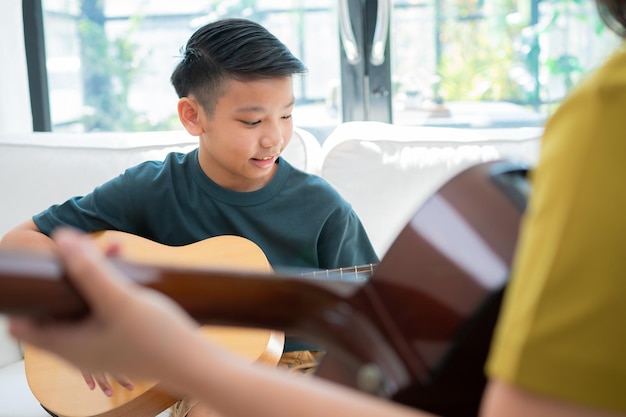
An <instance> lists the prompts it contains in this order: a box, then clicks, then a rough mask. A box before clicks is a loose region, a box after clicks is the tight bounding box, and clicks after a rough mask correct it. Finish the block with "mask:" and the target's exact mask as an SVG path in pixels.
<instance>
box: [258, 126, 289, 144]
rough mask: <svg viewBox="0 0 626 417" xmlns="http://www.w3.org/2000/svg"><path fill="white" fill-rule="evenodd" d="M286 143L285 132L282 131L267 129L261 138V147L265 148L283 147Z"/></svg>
mask: <svg viewBox="0 0 626 417" xmlns="http://www.w3.org/2000/svg"><path fill="white" fill-rule="evenodd" d="M283 142H284V138H283V132H282V131H281V130H280V129H267V130H266V131H265V132H263V137H262V138H261V146H263V147H264V148H271V147H274V146H278V145H281V144H282V143H283Z"/></svg>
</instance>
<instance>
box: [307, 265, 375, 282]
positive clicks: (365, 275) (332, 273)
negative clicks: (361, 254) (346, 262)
mask: <svg viewBox="0 0 626 417" xmlns="http://www.w3.org/2000/svg"><path fill="white" fill-rule="evenodd" d="M375 267H376V264H367V265H361V266H356V265H355V266H350V267H345V268H337V269H326V270H314V271H309V272H304V273H302V274H301V275H302V276H309V277H312V278H317V279H327V280H335V281H366V280H367V279H369V278H370V277H371V276H372V275H373V274H374V268H375Z"/></svg>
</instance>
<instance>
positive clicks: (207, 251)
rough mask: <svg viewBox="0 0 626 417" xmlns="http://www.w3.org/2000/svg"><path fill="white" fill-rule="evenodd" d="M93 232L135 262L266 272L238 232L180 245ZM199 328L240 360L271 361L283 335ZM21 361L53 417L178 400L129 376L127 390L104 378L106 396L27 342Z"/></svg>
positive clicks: (137, 412)
mask: <svg viewBox="0 0 626 417" xmlns="http://www.w3.org/2000/svg"><path fill="white" fill-rule="evenodd" d="M93 236H94V238H95V241H96V243H97V244H98V245H99V246H100V247H101V249H102V250H103V251H105V252H106V251H107V249H108V248H110V247H111V246H112V245H115V246H117V247H118V249H119V253H120V256H121V257H123V259H126V260H132V261H133V262H137V263H143V264H149V265H167V266H174V265H178V266H187V267H192V266H193V267H198V268H199V267H214V268H224V269H228V268H230V269H234V268H237V269H238V270H240V271H256V272H266V273H269V272H270V271H271V267H270V264H269V262H268V260H267V258H266V257H265V254H264V253H263V252H262V251H261V249H260V248H259V247H258V246H256V245H255V244H254V243H253V242H251V241H249V240H247V239H244V238H242V237H238V236H218V237H214V238H210V239H207V240H203V241H200V242H197V243H193V244H190V245H186V246H180V247H172V246H166V245H161V244H159V243H156V242H153V241H150V240H147V239H144V238H141V237H139V236H135V235H131V234H128V233H124V232H119V231H105V232H98V233H94V234H93ZM199 331H200V332H201V333H202V334H203V335H204V336H205V337H207V338H209V339H211V340H213V341H214V342H216V343H218V344H220V345H222V346H223V347H225V348H227V349H229V350H230V351H232V352H234V353H237V354H239V355H240V356H242V357H243V358H244V359H245V360H248V361H250V362H262V363H266V364H269V365H274V366H275V365H276V364H277V363H278V360H279V359H280V356H281V353H282V350H283V345H284V334H283V333H282V332H278V331H272V330H265V329H252V328H248V329H245V328H241V327H223V326H204V327H202V328H200V330H199ZM24 366H25V371H26V378H27V381H28V385H29V387H30V389H31V391H32V393H33V395H34V396H35V398H36V399H37V400H38V401H39V402H40V404H41V405H42V406H43V407H44V408H45V409H46V410H47V411H48V412H49V413H51V414H53V415H55V416H58V417H74V416H81V417H118V416H119V417H122V416H129V415H132V416H137V417H144V416H145V417H154V416H155V415H157V414H158V413H160V412H162V411H163V410H165V409H167V408H168V407H170V406H171V405H172V404H174V402H176V401H177V400H178V398H176V397H174V396H172V395H170V394H168V393H167V392H165V391H163V390H160V389H159V386H158V383H157V382H155V381H133V382H134V383H135V389H133V390H132V391H128V390H126V388H124V387H122V386H120V385H119V384H118V383H117V382H116V381H115V380H114V379H112V378H109V380H110V381H111V383H112V385H113V396H112V397H107V396H105V395H104V394H103V393H102V392H101V391H100V390H99V389H95V390H93V391H92V390H89V388H87V385H86V383H85V381H84V380H83V377H82V374H81V373H80V371H79V370H78V369H76V368H75V367H73V366H71V365H69V364H67V363H66V362H65V361H63V360H62V359H60V358H58V357H57V356H55V355H52V354H50V353H49V352H46V351H43V350H41V349H37V348H35V347H33V346H30V345H25V346H24Z"/></svg>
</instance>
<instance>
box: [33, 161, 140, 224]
mask: <svg viewBox="0 0 626 417" xmlns="http://www.w3.org/2000/svg"><path fill="white" fill-rule="evenodd" d="M141 191H142V190H141V187H136V186H134V185H133V181H132V179H131V176H130V175H129V174H128V171H126V172H125V173H123V174H121V175H119V176H118V177H116V178H113V179H111V180H110V181H108V182H106V183H104V184H102V185H100V186H98V187H96V188H95V189H94V190H93V191H92V192H91V193H89V194H86V195H84V196H76V197H72V198H70V199H69V200H67V201H65V202H63V203H61V204H56V205H53V206H51V207H49V208H48V209H46V210H44V211H43V212H41V213H38V214H36V215H34V216H33V221H34V222H35V224H36V225H37V227H38V228H39V230H40V231H41V232H42V233H45V234H47V235H50V233H52V231H53V230H54V229H55V228H56V227H59V226H62V225H63V226H71V227H74V228H77V229H79V230H82V231H84V232H93V231H98V230H121V229H122V228H125V229H126V231H128V232H129V233H133V232H134V231H133V230H128V226H129V225H131V226H132V225H137V224H138V223H140V217H141V216H138V211H137V205H136V201H138V200H139V201H140V200H141V195H140V194H141Z"/></svg>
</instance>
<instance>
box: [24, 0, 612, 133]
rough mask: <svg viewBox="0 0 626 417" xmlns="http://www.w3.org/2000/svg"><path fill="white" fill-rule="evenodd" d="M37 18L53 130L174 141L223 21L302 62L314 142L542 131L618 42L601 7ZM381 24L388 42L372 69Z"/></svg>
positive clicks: (327, 5)
mask: <svg viewBox="0 0 626 417" xmlns="http://www.w3.org/2000/svg"><path fill="white" fill-rule="evenodd" d="M42 10H43V12H42V14H43V22H44V29H45V30H44V38H45V49H46V51H45V54H46V62H45V63H46V65H45V67H46V69H47V81H48V95H49V102H50V115H51V121H52V129H53V130H69V131H92V130H125V131H135V130H159V129H161V130H164V129H168V130H169V129H180V128H181V127H180V124H179V122H178V119H177V116H176V113H175V111H176V100H177V98H176V96H175V93H174V90H173V88H172V87H171V85H170V83H169V75H170V73H171V71H172V69H173V67H174V65H175V64H176V62H177V59H178V52H179V50H180V48H181V47H182V46H183V45H184V43H185V42H186V40H187V38H188V37H189V36H190V35H191V33H192V32H193V31H194V30H195V29H196V28H198V27H199V26H201V25H202V24H204V23H206V22H208V21H211V20H214V19H217V18H222V17H229V16H231V17H234V16H236V17H246V18H250V19H252V20H255V21H258V22H259V23H261V24H263V25H264V26H266V27H267V28H268V29H269V30H270V31H272V32H273V33H274V34H275V35H276V36H278V37H279V38H280V39H281V40H282V41H283V42H285V43H286V44H287V46H289V48H290V49H291V50H292V52H293V53H294V54H295V55H296V56H298V57H299V58H300V59H302V60H303V62H304V63H305V64H306V65H307V67H308V68H309V73H308V74H307V75H306V76H305V77H304V78H303V79H301V80H300V79H298V80H296V85H295V88H296V99H297V106H296V111H295V112H294V118H295V120H296V124H297V125H299V126H301V127H305V128H308V129H310V130H311V131H313V132H314V133H317V134H318V137H325V135H326V134H327V133H329V132H330V130H332V128H334V126H336V125H337V124H338V123H340V122H341V121H347V120H353V119H356V120H364V119H370V120H382V121H387V122H393V123H399V124H428V125H441V126H461V127H469V128H472V127H502V126H528V125H532V126H538V125H542V124H543V123H544V120H545V117H546V116H547V115H549V114H550V113H551V111H553V109H554V107H555V106H556V105H558V104H559V103H560V102H561V100H562V99H563V97H564V96H565V95H566V94H567V93H568V91H569V90H570V88H571V87H572V85H575V84H576V83H577V81H578V80H580V79H581V78H582V77H583V76H584V75H585V74H586V73H588V72H589V71H591V70H593V69H594V68H595V66H596V65H597V64H599V63H600V62H601V61H602V60H603V59H604V58H605V57H606V56H607V54H608V53H609V52H610V51H612V50H613V49H614V48H615V47H616V45H617V44H618V42H619V39H618V38H617V37H616V36H614V35H613V34H612V33H611V32H610V31H608V30H606V29H605V27H604V25H602V23H601V22H600V19H599V17H598V16H597V13H596V12H595V3H594V1H593V0H551V1H548V0H543V1H539V0H396V1H391V2H388V1H386V0H378V1H375V0H368V1H361V0H318V1H313V0H272V1H270V0H258V1H254V0H221V1H198V0H178V1H176V2H170V1H168V0H159V1H156V0H151V1H140V0H42ZM381 10H383V11H385V10H387V13H386V14H385V13H383V14H381ZM377 18H379V19H387V20H386V22H387V23H388V26H387V27H388V30H387V31H386V32H385V33H386V34H387V36H386V37H384V38H383V42H382V46H384V47H385V49H383V53H384V55H383V56H382V62H378V63H377V64H372V63H371V62H370V61H369V60H367V58H369V55H368V54H369V52H368V48H371V46H372V44H373V43H375V42H373V40H372V38H373V36H374V34H375V32H376V30H377V28H379V26H377V23H378V22H377ZM346 22H347V24H346ZM340 23H343V25H342V24H340ZM382 27H383V30H384V28H385V26H384V25H383V26H382ZM26 30H28V27H27V28H26ZM347 35H351V36H353V37H354V40H355V42H356V44H357V49H358V50H359V51H361V53H362V54H364V56H363V57H362V58H364V59H363V60H361V61H359V62H357V63H355V62H350V59H348V58H347V56H346V49H345V48H346V42H345V40H346V39H347V37H346V36H347ZM379 46H380V45H379Z"/></svg>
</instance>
